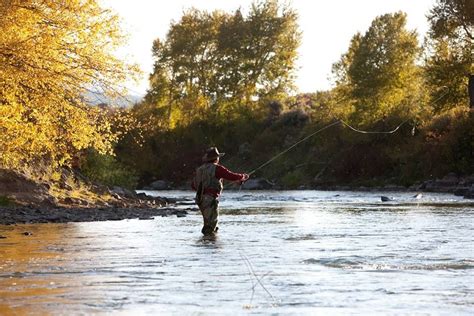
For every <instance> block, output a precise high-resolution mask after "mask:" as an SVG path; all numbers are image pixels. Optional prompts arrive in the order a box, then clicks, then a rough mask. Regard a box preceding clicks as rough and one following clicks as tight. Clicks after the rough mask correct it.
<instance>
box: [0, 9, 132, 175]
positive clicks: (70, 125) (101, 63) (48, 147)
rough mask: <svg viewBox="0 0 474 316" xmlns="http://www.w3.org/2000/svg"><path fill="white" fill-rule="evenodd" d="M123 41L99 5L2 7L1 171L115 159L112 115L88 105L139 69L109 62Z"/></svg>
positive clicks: (111, 17)
mask: <svg viewBox="0 0 474 316" xmlns="http://www.w3.org/2000/svg"><path fill="white" fill-rule="evenodd" d="M122 39H123V36H122V35H121V33H120V30H119V27H118V20H117V16H115V15H114V14H113V13H112V12H111V11H110V10H107V9H103V8H101V7H100V6H99V5H98V4H97V1H96V0H87V1H79V0H64V1H54V0H8V1H2V4H1V5H0V132H1V135H2V137H1V138H0V151H1V152H2V154H1V156H0V165H3V166H6V167H21V166H24V165H27V164H29V163H31V162H33V161H35V160H41V159H48V160H49V161H50V162H52V164H53V165H61V164H67V163H68V162H70V160H71V158H72V157H73V156H74V154H75V153H76V152H78V151H80V150H82V149H84V148H88V147H92V148H95V149H97V150H98V151H99V152H110V151H111V149H112V144H113V142H115V141H116V140H117V137H118V136H119V135H118V133H117V132H114V131H113V128H112V125H113V120H114V115H111V114H109V113H106V112H104V111H101V110H100V109H99V108H98V107H91V106H89V105H87V104H86V102H85V101H84V98H83V96H84V94H85V92H86V91H87V90H91V89H93V90H96V89H101V90H104V91H105V92H107V93H109V94H110V95H115V94H117V93H119V92H120V91H119V90H118V88H117V84H118V83H120V82H121V81H123V80H124V79H125V78H126V77H127V76H128V75H131V74H134V73H135V71H136V69H135V68H134V67H132V66H127V65H124V64H123V63H122V62H121V61H120V60H118V59H117V58H115V57H114V56H113V55H112V52H113V51H114V49H115V47H117V45H119V44H120V43H121V42H122Z"/></svg>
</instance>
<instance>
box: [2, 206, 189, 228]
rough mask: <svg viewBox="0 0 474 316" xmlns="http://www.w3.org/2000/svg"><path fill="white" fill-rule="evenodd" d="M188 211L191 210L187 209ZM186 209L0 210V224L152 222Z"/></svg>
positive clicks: (23, 207) (14, 208)
mask: <svg viewBox="0 0 474 316" xmlns="http://www.w3.org/2000/svg"><path fill="white" fill-rule="evenodd" d="M188 210H189V209H188ZM188 210H186V209H178V208H173V207H166V208H165V207H162V208H136V207H129V208H111V207H109V208H104V207H98V208H76V207H72V208H64V207H55V208H42V207H30V206H28V207H25V206H15V207H0V225H13V224H35V223H69V222H95V221H119V220H123V219H140V220H152V219H153V218H154V217H157V216H160V217H166V216H177V217H185V216H186V215H187V214H188Z"/></svg>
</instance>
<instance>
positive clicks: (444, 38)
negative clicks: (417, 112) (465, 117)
mask: <svg viewBox="0 0 474 316" xmlns="http://www.w3.org/2000/svg"><path fill="white" fill-rule="evenodd" d="M473 12H474V3H473V2H472V1H469V0H438V1H437V4H436V5H435V7H434V8H433V9H432V10H431V11H430V15H429V16H428V20H429V21H430V26H431V28H430V31H429V33H428V37H427V39H426V41H425V55H426V56H425V73H426V82H427V83H428V86H429V88H430V91H431V98H432V100H433V101H436V104H435V107H434V109H435V111H436V113H441V112H443V111H447V110H449V109H452V108H455V107H457V106H459V105H460V104H463V103H464V104H466V102H465V100H466V98H467V89H466V85H467V82H468V75H469V74H470V73H471V74H472V73H473V72H474V66H473V60H472V40H473V39H474V37H473V31H474V13H473Z"/></svg>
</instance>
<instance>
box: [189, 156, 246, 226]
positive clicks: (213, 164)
mask: <svg viewBox="0 0 474 316" xmlns="http://www.w3.org/2000/svg"><path fill="white" fill-rule="evenodd" d="M222 156H224V153H219V151H218V150H217V148H216V147H211V148H209V149H207V150H206V153H205V154H204V156H203V157H202V162H203V164H202V165H201V166H200V167H199V168H197V169H196V174H195V176H194V179H193V182H192V187H193V189H194V190H195V191H196V198H195V201H196V204H197V205H198V206H199V209H200V210H201V213H202V217H203V220H204V226H203V227H202V230H201V232H202V233H203V234H204V235H212V234H214V233H216V232H217V230H218V229H219V227H217V221H218V217H219V210H218V205H219V195H220V194H221V193H222V189H223V188H224V187H223V185H222V179H226V180H229V181H233V182H240V183H242V182H244V181H246V180H247V179H248V178H249V175H248V174H246V173H234V172H232V171H230V170H228V169H227V168H225V167H224V166H222V165H220V164H219V158H220V157H222Z"/></svg>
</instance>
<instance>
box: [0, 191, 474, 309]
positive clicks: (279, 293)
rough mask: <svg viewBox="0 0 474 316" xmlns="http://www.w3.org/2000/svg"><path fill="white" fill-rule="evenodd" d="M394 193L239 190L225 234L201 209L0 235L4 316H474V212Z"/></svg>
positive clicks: (450, 200)
mask: <svg viewBox="0 0 474 316" xmlns="http://www.w3.org/2000/svg"><path fill="white" fill-rule="evenodd" d="M160 194H164V195H167V196H170V195H172V196H176V197H186V198H192V193H191V192H180V191H174V192H167V193H163V192H160ZM391 197H392V198H393V199H394V201H391V202H389V203H382V202H381V201H380V195H377V194H374V193H364V192H315V191H292V192H290V191H288V192H258V193H250V192H226V193H225V194H224V197H223V200H222V202H221V204H220V205H221V207H222V211H221V214H222V216H221V225H220V231H219V234H218V235H217V236H215V237H202V236H201V234H200V228H201V221H202V217H201V215H200V214H198V213H197V212H191V214H190V215H188V216H187V217H185V218H177V217H166V218H161V217H159V218H156V219H155V220H154V221H140V220H124V221H111V222H95V223H71V224H35V225H17V226H0V236H4V237H6V238H4V239H0V314H2V315H3V314H5V315H8V314H51V313H53V314H64V313H68V314H69V313H73V314H89V313H96V312H105V313H108V312H111V313H114V314H115V313H124V314H136V313H141V314H147V313H148V314H158V313H177V314H181V313H183V312H186V313H187V314H189V313H196V314H198V313H204V314H209V313H215V314H236V313H237V314H240V313H241V314H246V313H252V314H268V313H276V314H279V313H288V314H314V313H318V312H319V313H325V314H329V313H334V312H337V313H349V312H351V313H354V312H356V313H359V314H366V313H382V312H383V313H395V314H397V313H402V314H404V313H429V314H431V313H442V314H448V313H456V314H469V312H470V311H472V308H473V305H474V298H473V296H472V291H473V289H474V286H473V284H474V252H473V235H474V234H473V233H474V221H473V219H474V208H473V205H472V204H470V203H469V201H465V200H462V199H458V198H456V197H453V196H451V195H442V194H432V195H430V194H425V196H424V197H423V198H422V199H418V200H414V199H412V198H411V195H410V194H407V193H393V194H392V195H391ZM186 207H189V206H186ZM25 233H29V234H25Z"/></svg>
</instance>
